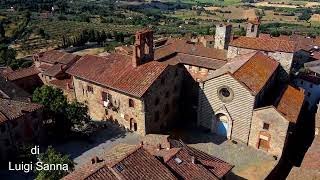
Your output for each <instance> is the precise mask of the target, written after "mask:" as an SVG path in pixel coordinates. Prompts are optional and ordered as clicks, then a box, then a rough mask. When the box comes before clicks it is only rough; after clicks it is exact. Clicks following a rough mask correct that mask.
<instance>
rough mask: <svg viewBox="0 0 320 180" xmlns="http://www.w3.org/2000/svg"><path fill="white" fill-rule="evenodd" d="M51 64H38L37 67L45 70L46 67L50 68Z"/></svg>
mask: <svg viewBox="0 0 320 180" xmlns="http://www.w3.org/2000/svg"><path fill="white" fill-rule="evenodd" d="M51 66H52V65H48V64H41V65H40V66H39V69H41V70H43V71H44V70H46V69H48V68H50V67H51Z"/></svg>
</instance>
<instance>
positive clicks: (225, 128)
mask: <svg viewBox="0 0 320 180" xmlns="http://www.w3.org/2000/svg"><path fill="white" fill-rule="evenodd" d="M278 69H279V63H278V62H277V61H276V60H274V59H272V58H271V57H269V56H267V55H265V54H263V53H261V52H254V53H250V54H247V55H243V56H239V57H237V58H234V59H233V60H232V61H230V62H228V63H227V64H225V65H224V66H223V67H221V68H220V69H218V70H216V71H215V72H214V74H212V75H211V76H209V77H208V78H207V80H205V81H203V82H202V83H200V88H201V89H200V92H199V104H198V126H201V127H204V128H207V129H210V130H211V132H213V133H216V134H219V135H222V136H225V137H227V138H228V139H237V140H240V141H242V142H244V143H248V139H249V133H250V126H251V120H252V112H253V109H255V108H257V107H259V106H260V105H261V104H262V102H263V98H264V95H265V94H266V93H267V92H268V90H269V89H270V88H271V87H272V86H273V84H274V82H275V77H276V74H277V71H278Z"/></svg>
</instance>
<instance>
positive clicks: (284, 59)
mask: <svg viewBox="0 0 320 180" xmlns="http://www.w3.org/2000/svg"><path fill="white" fill-rule="evenodd" d="M254 51H257V50H255V49H246V48H239V47H235V46H229V48H228V55H227V56H228V58H234V57H236V56H238V55H243V54H248V53H251V52H254ZM262 52H264V53H266V52H265V51H262ZM267 55H268V56H270V57H272V58H274V59H275V60H277V61H278V62H279V63H280V64H281V66H282V67H283V69H284V70H285V71H286V72H287V73H289V72H290V69H291V64H292V61H293V53H286V52H267Z"/></svg>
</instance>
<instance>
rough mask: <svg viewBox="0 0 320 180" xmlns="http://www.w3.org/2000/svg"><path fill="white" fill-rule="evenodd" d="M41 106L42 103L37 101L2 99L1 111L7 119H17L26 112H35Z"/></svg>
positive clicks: (0, 102)
mask: <svg viewBox="0 0 320 180" xmlns="http://www.w3.org/2000/svg"><path fill="white" fill-rule="evenodd" d="M40 108H42V105H40V104H36V103H29V102H22V101H15V100H10V99H2V98H1V99H0V112H1V113H2V115H4V117H6V118H7V120H12V119H16V118H18V117H20V116H22V115H24V114H25V113H29V112H33V111H35V110H38V109H40ZM1 119H3V118H1Z"/></svg>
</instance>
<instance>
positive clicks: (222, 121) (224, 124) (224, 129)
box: [216, 113, 231, 137]
mask: <svg viewBox="0 0 320 180" xmlns="http://www.w3.org/2000/svg"><path fill="white" fill-rule="evenodd" d="M216 119H217V124H216V133H217V134H218V135H220V136H225V137H228V132H229V128H231V127H229V118H228V116H226V115H225V114H222V113H219V114H217V115H216Z"/></svg>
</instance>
